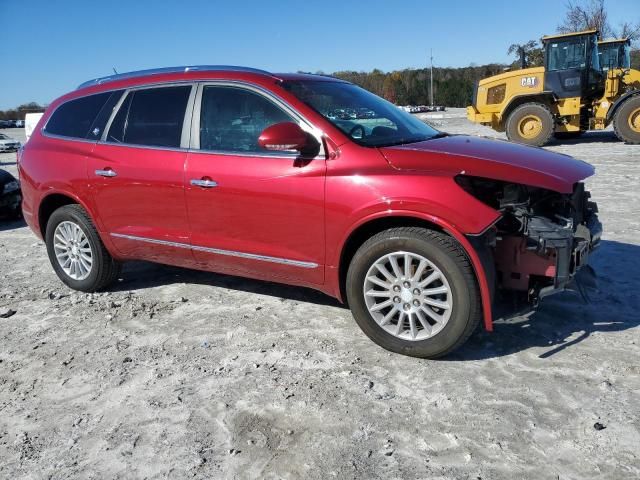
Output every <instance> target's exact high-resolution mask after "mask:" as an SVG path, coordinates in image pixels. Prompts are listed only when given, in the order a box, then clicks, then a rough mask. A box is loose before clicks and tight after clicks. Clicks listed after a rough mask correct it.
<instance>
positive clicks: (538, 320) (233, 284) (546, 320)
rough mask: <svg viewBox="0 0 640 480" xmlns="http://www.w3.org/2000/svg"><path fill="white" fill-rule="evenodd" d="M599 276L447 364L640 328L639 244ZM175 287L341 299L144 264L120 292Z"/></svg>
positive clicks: (133, 269)
mask: <svg viewBox="0 0 640 480" xmlns="http://www.w3.org/2000/svg"><path fill="white" fill-rule="evenodd" d="M591 264H592V265H593V266H594V268H595V270H596V272H597V273H598V291H597V292H595V293H594V294H593V295H592V297H591V303H588V304H587V303H585V302H584V301H583V299H582V297H580V296H579V295H578V294H576V293H571V292H565V293H559V294H557V295H554V296H552V297H548V298H546V299H544V300H543V302H542V304H541V306H540V309H539V310H538V311H537V312H535V313H533V314H532V315H530V316H528V317H516V318H513V319H510V320H507V321H502V322H499V323H496V324H495V328H494V332H493V333H487V332H484V331H479V332H478V333H476V334H475V335H474V336H472V338H471V339H470V340H469V341H468V342H467V343H466V344H465V345H464V346H463V347H462V348H461V349H460V350H458V351H457V352H454V353H453V354H452V355H450V356H449V357H447V360H453V361H460V360H463V361H464V360H481V359H488V358H495V357H500V356H504V355H510V354H513V353H516V352H519V351H522V350H526V349H529V348H532V347H543V348H547V350H546V351H545V352H543V353H542V354H540V358H548V357H550V356H552V355H555V354H556V353H558V352H561V351H562V350H564V349H566V348H570V347H571V346H573V345H576V344H578V343H580V342H581V341H583V340H585V339H587V338H588V337H589V336H590V335H591V334H592V333H594V332H616V331H621V330H627V329H629V328H634V327H637V326H638V325H640V316H639V315H638V314H637V312H638V311H640V302H639V300H638V296H637V295H636V292H638V291H640V277H638V276H637V275H635V273H634V272H638V271H640V246H638V245H631V244H627V243H620V242H613V241H603V242H602V245H601V246H600V248H599V249H598V251H597V252H595V253H594V254H593V256H592V258H591ZM173 283H185V284H199V285H210V286H214V287H222V288H229V289H234V290H241V291H245V292H249V293H256V294H260V295H269V296H273V297H278V298H286V299H290V300H296V301H301V302H309V303H315V304H319V305H327V306H332V307H344V306H343V305H341V304H340V303H339V302H338V301H337V300H335V299H333V298H331V297H329V296H327V295H324V294H322V293H320V292H316V291H314V290H311V289H307V288H300V287H292V286H288V285H282V284H277V283H270V282H262V281H257V280H250V279H245V278H240V277H233V276H228V275H219V274H214V273H209V272H200V271H195V270H187V269H181V268H177V267H167V266H160V265H155V264H151V263H145V262H132V263H129V264H127V265H126V267H125V270H124V271H123V275H122V280H121V281H120V282H119V283H118V284H117V285H116V286H115V287H114V288H113V289H112V290H115V291H124V290H140V289H145V288H149V287H154V286H160V285H168V284H173Z"/></svg>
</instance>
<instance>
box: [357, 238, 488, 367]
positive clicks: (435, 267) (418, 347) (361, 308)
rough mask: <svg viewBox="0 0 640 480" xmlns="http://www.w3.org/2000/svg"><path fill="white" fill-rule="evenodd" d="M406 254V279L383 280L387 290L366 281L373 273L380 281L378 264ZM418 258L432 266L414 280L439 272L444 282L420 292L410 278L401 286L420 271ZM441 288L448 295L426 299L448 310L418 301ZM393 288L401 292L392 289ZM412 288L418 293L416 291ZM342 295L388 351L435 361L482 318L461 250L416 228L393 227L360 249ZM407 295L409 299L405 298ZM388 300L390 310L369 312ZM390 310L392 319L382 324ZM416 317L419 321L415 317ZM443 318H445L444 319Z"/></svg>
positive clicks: (363, 326)
mask: <svg viewBox="0 0 640 480" xmlns="http://www.w3.org/2000/svg"><path fill="white" fill-rule="evenodd" d="M398 252H401V253H398ZM405 254H409V256H410V258H411V262H407V263H409V264H410V265H412V267H411V268H410V269H409V275H404V276H401V277H402V280H401V281H400V283H397V282H396V283H392V282H391V281H388V277H387V278H386V279H385V280H387V283H388V284H389V285H394V287H392V288H391V289H389V288H387V287H381V286H380V285H378V284H377V283H373V282H371V281H370V279H371V277H372V276H374V274H378V275H380V277H378V279H380V278H385V275H384V274H383V273H382V272H381V271H379V270H378V269H377V267H375V264H376V263H377V264H380V262H385V261H386V260H387V259H388V260H389V262H391V257H394V258H396V259H397V258H398V257H399V258H401V259H402V258H407V257H405ZM421 258H422V259H424V260H426V261H427V262H430V264H429V265H428V266H427V267H426V268H425V270H423V271H422V272H423V273H422V274H421V275H420V277H419V278H418V280H420V279H422V281H423V282H424V281H425V280H426V278H430V276H431V275H432V274H433V273H437V271H439V272H440V273H441V274H442V276H443V278H444V280H443V279H439V280H435V281H434V282H431V283H427V284H426V285H424V286H423V287H420V288H417V286H418V285H419V282H418V281H413V279H412V280H411V282H410V285H409V284H404V283H403V282H404V281H407V279H408V278H409V277H411V276H412V275H415V274H417V271H418V270H420V268H419V267H418V265H419V264H420V263H421V262H422V260H420V259H421ZM400 261H401V260H398V262H397V263H398V266H399V269H400V271H401V272H402V273H407V272H406V271H404V265H405V263H404V261H403V262H402V264H400ZM419 262H420V263H419ZM389 265H391V266H390V267H389V268H386V270H387V272H390V273H392V272H391V271H390V269H391V270H393V265H392V264H391V263H389ZM414 267H415V268H414ZM392 276H394V275H393V274H392ZM425 277H426V278H425ZM365 282H366V283H365ZM400 285H402V286H400ZM405 287H408V288H405ZM443 287H444V289H446V290H448V293H446V294H441V295H431V296H430V297H428V298H429V300H436V301H437V302H438V304H443V305H444V304H445V303H447V304H448V306H449V307H448V308H445V309H439V308H438V309H436V308H435V307H433V308H432V307H430V305H426V304H425V303H421V300H420V298H427V297H426V294H425V293H424V292H426V291H427V290H430V291H433V292H435V291H436V290H439V289H443ZM393 288H400V289H401V290H398V291H395V290H393ZM416 288H417V290H419V291H418V293H416V291H417V290H416ZM376 289H380V290H381V291H382V292H388V296H387V294H385V295H384V296H382V295H379V293H380V292H379V291H378V290H376ZM367 292H368V293H369V294H368V295H367ZM396 293H397V296H396ZM346 295H347V301H348V303H349V307H350V308H351V312H352V313H353V316H354V318H355V321H356V323H357V324H358V326H359V327H360V328H361V329H362V331H363V332H364V333H365V334H366V335H367V336H368V337H369V338H370V339H371V340H373V341H374V342H375V343H377V344H378V345H380V346H381V347H382V348H385V349H386V350H389V351H391V352H395V353H400V354H403V355H408V356H411V357H419V358H432V359H433V358H438V357H442V356H444V355H446V354H448V353H450V352H452V351H453V350H455V349H457V348H458V347H460V346H461V345H462V344H463V343H465V342H466V341H467V339H468V338H469V337H470V336H471V334H472V333H473V332H474V330H475V329H476V328H477V326H478V324H479V323H480V318H481V315H482V314H481V306H480V294H479V291H478V286H477V283H476V278H475V275H474V272H473V269H472V267H471V264H470V263H469V260H468V258H467V256H466V254H465V252H464V251H463V250H462V247H460V245H459V244H458V243H457V242H456V241H455V240H454V239H452V238H451V237H449V236H448V235H445V234H442V233H439V232H435V231H433V230H428V229H424V228H418V227H402V228H392V229H389V230H385V231H383V232H381V233H378V234H376V235H374V236H373V237H371V238H370V239H369V240H367V241H366V242H365V243H364V244H363V245H362V246H361V247H360V248H359V249H358V251H357V252H356V254H355V255H354V257H353V259H352V260H351V264H350V265H349V270H348V272H347V279H346ZM373 295H375V296H373ZM409 295H413V296H412V297H411V298H409ZM378 297H380V298H378ZM388 299H391V301H392V303H391V306H387V307H385V308H383V309H380V310H378V311H375V312H373V313H372V311H371V310H370V308H373V309H374V310H375V309H376V308H377V307H376V305H378V304H375V305H373V307H372V303H373V302H378V301H379V302H381V303H385V302H387V301H388ZM397 300H400V302H397ZM416 301H417V302H418V304H420V306H419V307H418V306H416V303H415V302H416ZM368 302H369V303H368ZM403 302H404V303H403ZM407 306H409V307H410V308H411V310H408V309H407ZM394 309H396V311H395V313H393V315H394V316H393V317H392V318H391V319H390V320H385V318H387V317H388V316H389V315H391V312H392V311H394ZM426 309H431V311H432V313H433V314H436V316H438V315H439V314H440V315H441V316H442V318H443V320H442V321H440V322H435V320H434V319H433V318H432V317H431V315H427V314H426V313H425V312H426V311H427V310H426ZM401 310H402V312H401ZM405 310H406V311H405ZM447 312H448V313H447ZM401 313H403V316H401ZM409 314H411V317H412V318H413V323H414V324H415V328H414V326H412V324H411V320H410V317H409ZM419 315H420V316H421V317H422V318H418V316H419ZM447 315H448V318H444V317H446V316H447ZM381 317H383V318H381ZM400 318H402V319H403V320H402V321H403V323H402V328H401V329H402V332H401V334H400V335H398V331H399V330H400V329H399V328H398V324H399V319H400ZM425 318H426V319H427V321H428V322H429V323H430V324H431V325H430V327H431V328H430V329H429V330H427V328H426V327H425V326H424V324H423V320H424V319H425ZM394 320H395V323H394Z"/></svg>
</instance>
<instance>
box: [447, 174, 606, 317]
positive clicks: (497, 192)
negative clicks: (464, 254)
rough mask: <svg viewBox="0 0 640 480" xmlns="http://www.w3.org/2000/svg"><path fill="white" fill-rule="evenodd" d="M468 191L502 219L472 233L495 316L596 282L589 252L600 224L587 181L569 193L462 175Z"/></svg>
mask: <svg viewBox="0 0 640 480" xmlns="http://www.w3.org/2000/svg"><path fill="white" fill-rule="evenodd" d="M456 182H457V183H458V184H459V185H460V186H461V187H462V188H463V189H464V190H465V191H467V193H469V194H471V195H473V196H474V197H475V198H477V199H478V200H480V201H481V202H483V203H485V204H486V205H488V206H490V207H492V208H494V209H496V210H497V211H498V212H500V214H501V217H500V219H499V220H498V221H497V222H496V223H495V224H494V225H493V226H492V227H491V228H489V229H487V231H485V232H484V233H483V234H482V235H480V236H476V237H475V238H472V239H471V240H472V244H473V245H474V247H475V248H476V249H477V250H478V252H479V254H480V256H481V258H483V264H484V266H485V269H486V270H487V269H490V270H491V272H490V274H489V275H488V277H489V279H490V285H491V284H492V286H493V288H494V291H493V292H492V293H494V302H493V303H494V311H495V314H494V317H495V318H499V317H501V316H508V315H512V314H514V313H517V312H520V311H522V310H526V309H527V307H535V306H536V305H537V303H538V301H539V300H540V299H541V298H543V297H545V296H547V295H550V294H552V293H556V292H560V291H563V290H567V289H572V290H578V291H579V292H581V293H582V294H583V296H585V293H584V291H585V290H584V288H583V287H584V286H589V285H593V284H594V278H593V270H592V269H591V267H589V266H588V265H587V262H588V259H589V255H590V254H591V252H592V251H593V250H594V249H595V248H596V247H597V246H598V244H599V242H600V237H601V234H602V225H601V223H600V221H599V220H598V216H597V212H598V208H597V205H596V204H595V203H594V202H592V201H590V194H589V192H586V191H585V189H584V184H583V183H581V182H578V183H576V184H574V186H573V192H571V193H567V194H564V193H558V192H554V191H551V190H547V189H543V188H537V187H531V186H527V185H521V184H515V183H509V182H502V181H496V180H490V179H485V178H478V177H470V176H464V175H459V176H458V177H456Z"/></svg>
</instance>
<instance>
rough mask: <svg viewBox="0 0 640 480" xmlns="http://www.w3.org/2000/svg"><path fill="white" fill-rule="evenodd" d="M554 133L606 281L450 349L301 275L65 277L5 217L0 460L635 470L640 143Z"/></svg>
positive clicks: (172, 471) (417, 474)
mask: <svg viewBox="0 0 640 480" xmlns="http://www.w3.org/2000/svg"><path fill="white" fill-rule="evenodd" d="M431 121H432V122H434V123H437V124H439V125H438V126H439V128H441V129H442V130H445V131H448V132H451V133H473V134H480V135H490V136H495V135H496V134H495V133H494V132H492V131H491V130H489V129H486V128H484V127H477V126H473V125H470V124H469V123H468V122H467V121H466V120H465V119H464V117H463V114H462V111H461V110H452V111H450V112H446V113H445V114H444V117H443V118H432V120H431ZM5 132H6V133H9V134H10V135H14V136H17V137H19V136H20V135H22V130H17V129H13V130H5ZM549 148H550V149H552V150H555V151H559V152H563V153H567V154H570V155H573V156H576V157H578V158H581V159H584V160H586V161H588V162H590V163H592V164H594V165H595V166H596V168H597V175H596V176H595V177H594V178H592V179H590V180H589V181H588V188H590V189H591V190H592V193H593V196H594V198H595V199H596V200H597V201H598V203H599V205H600V212H601V213H600V216H601V219H602V221H603V223H604V225H605V235H604V242H603V245H602V247H601V249H600V250H599V251H598V252H597V254H596V255H595V256H594V257H593V261H592V263H593V265H594V267H595V268H596V270H597V271H598V273H599V285H600V290H599V292H598V293H596V294H594V295H593V297H592V300H593V302H592V303H591V304H590V305H585V304H583V303H582V301H581V300H580V299H579V298H578V297H577V296H575V295H572V294H569V293H566V294H561V295H558V296H555V297H551V298H548V299H546V300H545V301H544V304H543V307H542V308H541V309H540V311H539V312H538V313H536V314H535V315H533V316H532V317H531V318H528V319H527V318H515V319H512V320H510V321H508V322H502V323H500V324H498V325H496V329H495V332H494V333H493V334H486V333H482V332H479V333H478V334H477V335H476V336H475V337H474V338H472V340H471V341H470V342H469V343H468V344H467V345H466V346H465V347H464V348H463V349H462V350H460V351H459V352H457V353H456V354H455V355H453V356H451V357H450V358H447V359H446V360H442V361H424V360H416V359H412V358H406V357H402V356H399V355H392V354H389V353H387V352H386V351H384V350H382V349H380V348H378V347H377V346H375V345H374V344H373V343H371V342H370V341H369V340H368V339H367V338H365V336H364V335H363V334H362V333H361V332H360V331H359V329H358V328H357V326H356V324H355V322H354V321H353V320H352V318H351V315H350V313H349V311H348V310H345V309H344V308H342V307H341V306H340V305H339V304H337V303H336V302H335V301H333V300H332V299H330V298H328V297H325V296H323V295H321V294H319V293H315V292H313V291H310V290H305V289H298V288H292V287H286V286H280V285H275V284H267V283H260V282H254V281H248V280H244V279H239V278H233V277H226V276H220V275H214V274H207V273H202V272H192V271H187V270H181V269H177V268H171V267H164V266H160V265H151V264H145V263H137V264H131V265H128V266H127V267H126V268H125V270H124V272H123V275H122V280H121V281H120V282H119V284H118V285H117V286H115V288H113V289H112V290H111V291H109V292H105V293H100V294H93V295H86V294H80V293H75V292H73V291H70V290H69V289H67V288H66V287H64V286H63V285H62V284H61V283H60V282H59V281H58V279H57V278H56V277H55V275H54V273H53V270H52V269H51V267H50V265H49V262H48V259H47V256H46V252H45V248H44V246H43V244H42V242H40V241H39V240H38V239H37V238H36V237H35V236H34V235H33V234H32V233H31V231H30V230H29V229H27V228H26V227H25V226H24V224H22V223H6V222H5V223H0V314H2V313H3V312H6V311H7V309H12V310H15V311H16V312H17V313H16V314H15V315H13V316H10V317H9V318H0V341H1V344H0V478H12V479H13V478H55V479H57V478H95V479H103V478H131V477H140V478H142V477H144V478H187V477H188V478H301V477H303V478H307V479H316V478H317V479H326V478H339V479H342V478H366V479H373V478H381V479H394V478H435V479H474V480H475V479H521V478H527V479H563V480H564V479H591V478H598V479H616V480H620V479H637V478H639V477H640V458H639V457H640V454H639V452H640V417H639V414H640V336H639V333H640V327H639V324H640V314H639V313H638V312H639V311H640V300H639V298H640V296H639V295H638V291H639V290H640V274H639V273H638V272H640V238H639V234H640V225H639V222H640V215H639V214H640V191H639V187H640V147H634V146H629V145H623V144H621V143H619V142H617V141H616V139H615V137H614V136H613V133H611V132H603V133H591V134H587V135H585V137H584V138H583V139H581V140H580V141H571V142H565V143H563V144H558V145H553V146H550V147H549ZM0 168H5V169H8V170H10V171H13V172H15V170H16V166H15V154H0ZM602 427H604V428H602Z"/></svg>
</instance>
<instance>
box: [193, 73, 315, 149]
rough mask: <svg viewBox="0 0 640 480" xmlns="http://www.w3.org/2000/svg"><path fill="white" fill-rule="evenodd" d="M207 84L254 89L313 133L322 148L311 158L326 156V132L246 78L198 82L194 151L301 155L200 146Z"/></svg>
mask: <svg viewBox="0 0 640 480" xmlns="http://www.w3.org/2000/svg"><path fill="white" fill-rule="evenodd" d="M207 86H215V87H231V88H240V89H245V90H249V91H252V92H253V93H255V94H257V95H260V96H261V97H263V98H265V99H266V100H267V101H269V102H271V103H273V104H275V105H276V106H277V107H278V108H280V109H281V110H283V111H284V112H285V113H286V114H287V115H289V116H291V117H292V118H293V120H295V121H296V123H298V125H300V128H302V129H303V130H304V131H305V132H307V133H309V134H311V135H312V136H313V137H314V138H315V139H316V141H317V142H318V144H319V145H320V150H319V152H318V154H317V155H316V156H315V157H313V158H311V159H310V160H316V159H322V160H324V159H325V158H326V150H325V145H324V141H323V137H324V133H323V132H322V130H320V129H319V128H316V127H315V126H314V125H313V124H312V123H311V122H309V121H308V120H307V119H306V118H305V117H304V116H302V115H301V114H300V113H299V112H298V111H297V110H296V109H295V108H293V107H292V106H291V105H290V104H289V103H288V102H287V101H285V100H284V99H282V98H280V97H279V96H278V95H276V94H274V93H273V92H272V91H270V90H268V89H266V88H264V87H261V86H259V85H256V84H254V83H251V82H247V81H244V80H227V79H220V80H215V79H214V80H201V81H199V82H198V92H197V94H196V97H195V104H194V107H193V117H192V120H191V143H190V144H189V150H190V151H193V152H199V153H205V154H212V155H230V156H240V157H257V158H280V159H288V160H291V159H296V158H299V157H300V154H298V153H290V154H288V153H284V152H273V153H268V152H264V153H262V152H239V151H230V150H204V149H201V148H200V115H201V110H202V92H203V91H204V88H205V87H207Z"/></svg>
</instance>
